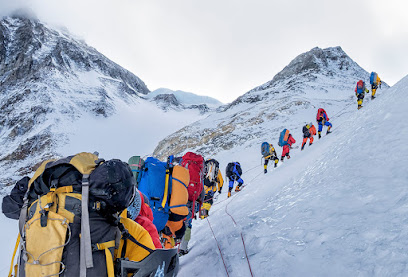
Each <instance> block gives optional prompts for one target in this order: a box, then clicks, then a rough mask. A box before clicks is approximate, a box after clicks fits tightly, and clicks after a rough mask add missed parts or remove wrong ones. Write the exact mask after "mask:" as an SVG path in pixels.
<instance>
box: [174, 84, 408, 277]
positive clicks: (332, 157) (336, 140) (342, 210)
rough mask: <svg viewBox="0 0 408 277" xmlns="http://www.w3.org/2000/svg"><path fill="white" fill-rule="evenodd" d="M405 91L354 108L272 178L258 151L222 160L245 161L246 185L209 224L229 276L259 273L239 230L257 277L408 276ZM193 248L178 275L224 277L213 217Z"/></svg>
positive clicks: (239, 150)
mask: <svg viewBox="0 0 408 277" xmlns="http://www.w3.org/2000/svg"><path fill="white" fill-rule="evenodd" d="M407 93H408V76H407V77H406V78H404V79H403V80H401V81H400V82H399V83H398V84H396V85H395V86H394V87H392V88H391V89H388V90H380V91H379V92H378V93H377V94H378V97H377V99H375V100H374V101H370V102H368V101H367V100H366V101H365V103H364V107H363V109H361V110H359V111H357V109H356V105H355V103H353V105H349V106H346V107H345V108H344V110H343V111H342V112H341V113H339V115H338V116H332V118H331V122H332V123H333V133H332V134H330V135H328V136H323V137H322V139H321V140H317V141H316V142H315V143H314V144H313V145H312V146H310V147H307V146H306V148H305V150H304V151H300V149H293V150H291V157H292V158H291V159H290V160H285V162H284V163H279V166H278V168H277V169H272V166H269V172H268V173H267V174H266V175H264V174H263V172H262V170H263V167H262V165H261V161H260V154H259V152H260V150H259V148H260V145H254V146H253V147H251V148H248V147H245V146H241V147H235V148H234V149H233V150H231V151H228V152H223V153H220V154H219V155H217V156H215V158H217V159H218V160H219V161H220V163H221V167H222V168H224V167H225V166H226V164H227V162H229V161H232V160H238V161H240V162H241V164H242V166H243V170H244V174H243V179H244V180H245V181H246V183H247V186H246V187H245V188H244V189H243V191H241V192H239V193H238V194H235V196H234V195H233V197H232V198H230V199H227V200H225V199H226V194H227V191H228V189H227V186H228V184H225V187H224V189H223V191H222V194H221V195H220V196H219V197H218V199H217V201H216V202H215V204H214V206H213V207H212V209H211V210H210V216H209V218H208V219H209V221H210V223H211V226H212V228H213V229H214V232H215V236H216V238H217V240H218V242H219V244H220V247H221V251H222V254H223V257H224V259H225V263H226V265H227V270H228V272H229V276H251V275H250V272H249V268H248V265H247V261H246V259H245V253H244V248H243V244H242V241H241V236H240V234H241V233H242V234H243V237H244V239H245V244H246V249H247V253H248V256H249V261H250V263H251V267H252V271H253V273H254V276H408V246H407V245H408V221H407V216H406V214H407V212H408V170H407V166H406V165H407V163H408V146H407V144H406V143H404V141H403V139H404V138H406V137H408V121H407V118H408V110H407V109H406V107H407V105H408V100H407V98H406V97H405V96H406V94H407ZM367 102H368V103H367ZM329 117H330V114H329ZM310 120H313V118H311V119H310ZM397 122H398V124H396V123H397ZM294 137H295V139H297V143H296V145H300V143H301V136H300V132H298V133H295V134H294ZM274 144H276V142H275V141H274ZM278 152H279V153H278V155H280V153H281V149H279V150H278ZM254 167H255V168H254ZM251 169H252V170H251ZM248 170H249V171H248ZM246 171H247V172H246ZM226 211H228V212H229V213H230V214H231V215H232V216H233V218H234V219H235V221H236V222H237V226H235V225H234V223H233V221H232V220H231V218H230V217H229V216H228V215H227V213H226ZM190 247H191V251H190V253H189V254H188V255H186V256H183V257H182V258H181V270H180V273H179V276H226V271H225V268H224V265H223V262H222V259H221V257H220V253H219V250H218V248H217V244H216V242H215V240H214V238H213V235H212V233H211V230H210V228H209V224H208V222H207V221H206V220H198V221H194V222H193V229H192V240H191V241H190Z"/></svg>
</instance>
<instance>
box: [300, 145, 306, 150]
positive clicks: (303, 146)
mask: <svg viewBox="0 0 408 277" xmlns="http://www.w3.org/2000/svg"><path fill="white" fill-rule="evenodd" d="M303 148H305V143H303V144H302V148H300V151H302V150H303Z"/></svg>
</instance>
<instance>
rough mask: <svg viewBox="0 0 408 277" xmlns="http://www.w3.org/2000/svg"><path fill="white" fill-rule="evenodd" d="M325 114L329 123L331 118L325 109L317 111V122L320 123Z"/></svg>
mask: <svg viewBox="0 0 408 277" xmlns="http://www.w3.org/2000/svg"><path fill="white" fill-rule="evenodd" d="M323 114H325V115H326V121H329V117H328V116H327V113H326V111H325V110H324V109H323V108H320V109H318V110H317V115H316V121H319V119H320V117H322V116H323Z"/></svg>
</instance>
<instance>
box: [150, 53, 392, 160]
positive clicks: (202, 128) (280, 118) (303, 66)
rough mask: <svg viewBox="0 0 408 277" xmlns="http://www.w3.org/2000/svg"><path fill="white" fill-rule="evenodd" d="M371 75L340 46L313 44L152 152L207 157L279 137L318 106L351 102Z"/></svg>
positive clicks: (332, 111) (339, 107) (336, 107)
mask: <svg viewBox="0 0 408 277" xmlns="http://www.w3.org/2000/svg"><path fill="white" fill-rule="evenodd" d="M368 78H369V73H368V72H366V71H365V70H364V69H362V68H361V67H360V66H358V65H357V64H356V63H355V62H354V61H353V60H352V59H351V58H350V57H348V56H347V54H346V53H344V51H343V50H342V49H341V48H340V47H335V48H327V49H320V48H314V49H312V50H310V51H309V52H306V53H304V54H301V55H299V56H298V57H297V58H295V59H294V60H293V61H292V62H291V63H290V64H289V65H288V66H287V67H285V68H284V69H283V70H282V71H281V72H280V73H278V74H277V75H276V76H275V77H274V78H273V80H271V81H270V82H268V83H266V84H264V85H262V86H259V87H257V88H255V89H253V90H251V91H249V92H248V93H246V94H244V95H243V96H241V97H239V98H238V99H237V100H235V101H234V102H232V103H231V104H230V105H228V106H226V107H225V109H224V111H222V112H219V113H216V114H212V115H211V116H209V117H207V118H206V119H203V120H201V121H199V122H195V123H194V124H191V125H189V126H186V127H184V128H183V129H181V130H179V131H177V132H176V133H174V134H173V135H171V136H169V137H167V138H166V139H164V140H163V141H161V142H160V143H159V145H158V146H157V147H156V149H155V151H154V154H155V155H156V156H159V157H165V156H167V155H169V154H180V153H183V152H185V151H186V149H189V150H193V151H195V152H199V153H201V154H204V155H206V156H208V155H214V154H216V153H218V152H220V151H224V150H230V149H233V148H234V147H236V146H238V145H242V144H244V145H248V146H250V145H251V144H252V143H258V142H262V141H263V140H270V139H271V138H273V139H275V138H276V137H277V136H278V135H279V132H280V131H281V130H282V129H283V128H288V129H290V130H293V129H294V128H301V125H302V124H304V123H306V121H308V122H310V121H311V120H313V119H314V117H315V114H316V110H317V108H319V107H323V106H324V107H325V108H326V111H327V112H328V113H329V117H330V115H334V114H336V113H337V112H339V111H340V110H342V109H343V107H344V106H346V105H349V104H351V103H353V102H354V101H355V99H354V98H355V96H354V87H355V83H356V81H357V80H359V79H363V80H367V81H368ZM384 87H387V85H386V84H385V85H384Z"/></svg>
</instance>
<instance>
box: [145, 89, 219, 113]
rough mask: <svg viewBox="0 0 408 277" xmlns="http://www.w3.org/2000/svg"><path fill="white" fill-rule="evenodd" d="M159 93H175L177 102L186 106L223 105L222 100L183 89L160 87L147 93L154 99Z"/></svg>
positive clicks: (215, 106)
mask: <svg viewBox="0 0 408 277" xmlns="http://www.w3.org/2000/svg"><path fill="white" fill-rule="evenodd" d="M159 95H174V97H175V98H176V100H177V102H178V103H179V104H181V105H184V106H187V107H188V106H193V105H202V104H204V105H207V106H208V107H209V108H217V107H219V106H221V105H222V103H221V102H220V101H218V100H217V99H215V98H212V97H209V96H201V95H197V94H194V93H191V92H185V91H181V90H176V91H174V90H170V89H167V88H159V89H156V90H154V91H152V92H150V93H149V94H148V95H147V98H148V99H154V98H156V97H157V96H159Z"/></svg>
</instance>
